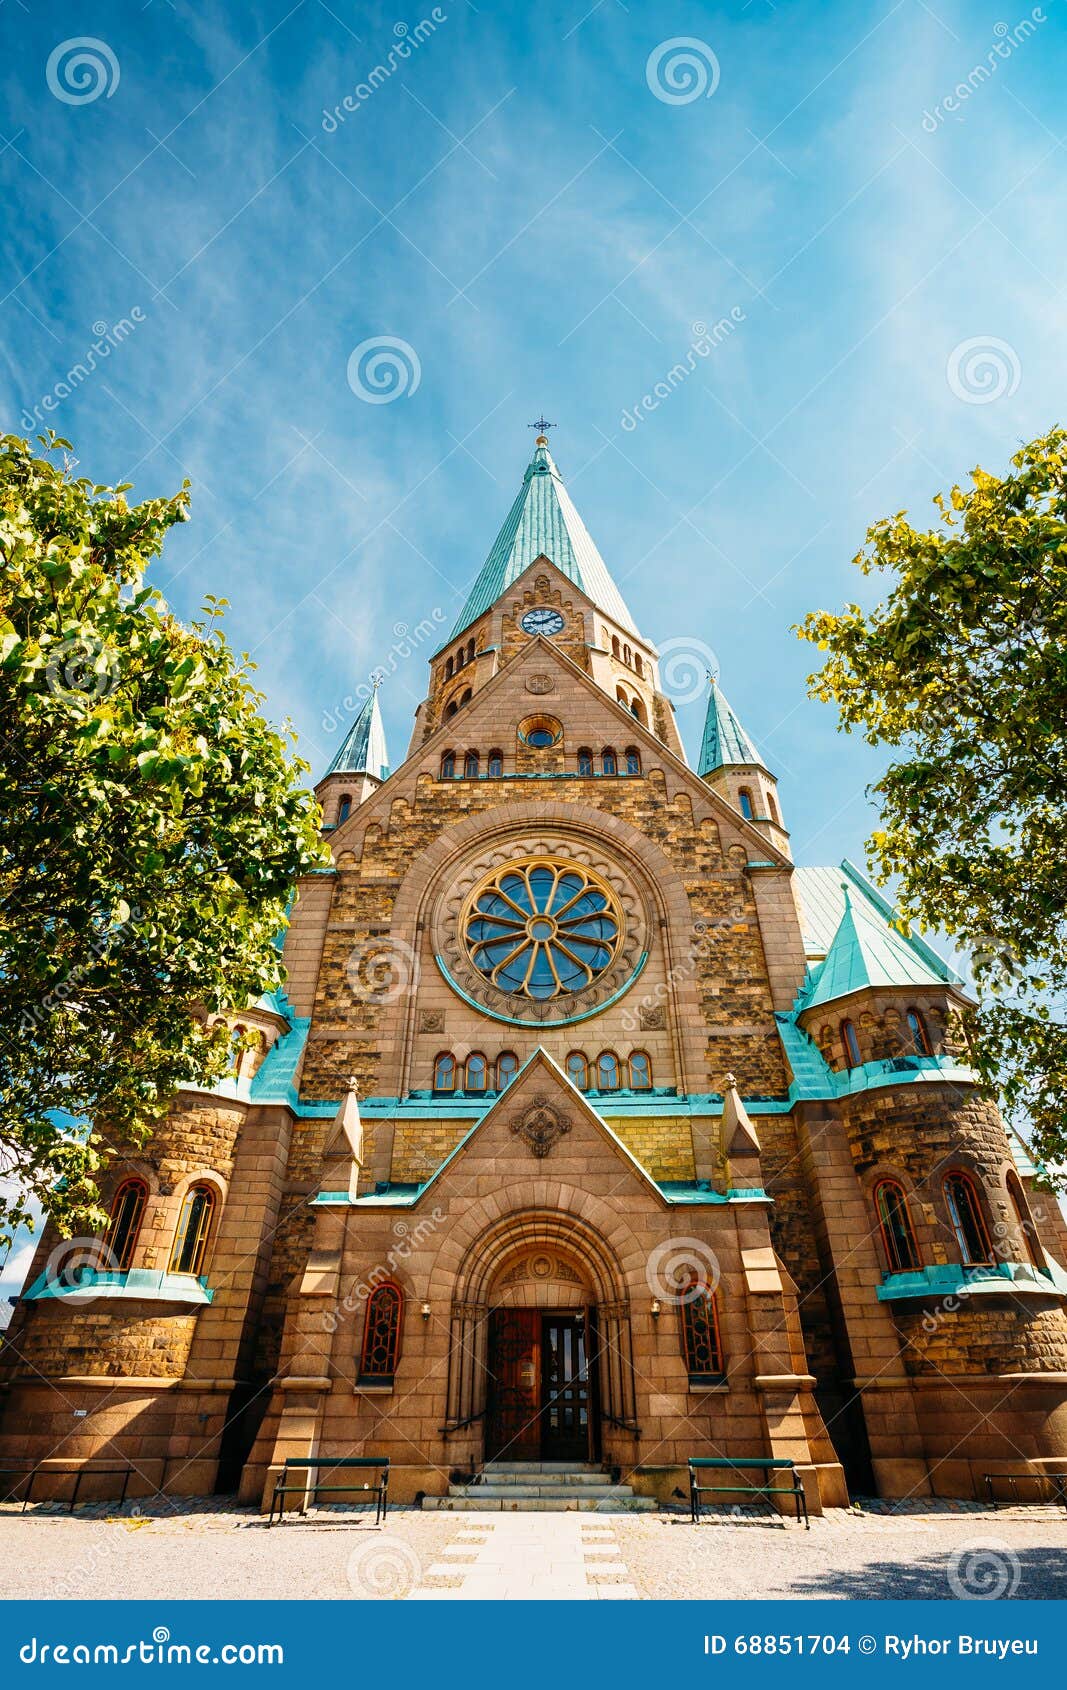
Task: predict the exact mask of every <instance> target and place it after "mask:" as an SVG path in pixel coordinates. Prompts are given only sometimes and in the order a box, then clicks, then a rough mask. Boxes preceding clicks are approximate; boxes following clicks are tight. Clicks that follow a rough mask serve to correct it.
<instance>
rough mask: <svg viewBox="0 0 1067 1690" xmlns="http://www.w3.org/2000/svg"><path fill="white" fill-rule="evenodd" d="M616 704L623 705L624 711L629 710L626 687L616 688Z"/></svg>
mask: <svg viewBox="0 0 1067 1690" xmlns="http://www.w3.org/2000/svg"><path fill="white" fill-rule="evenodd" d="M615 702H616V704H621V705H622V707H623V709H624V710H626V709H628V708H629V706H628V704H627V702H626V688H625V687H616V688H615Z"/></svg>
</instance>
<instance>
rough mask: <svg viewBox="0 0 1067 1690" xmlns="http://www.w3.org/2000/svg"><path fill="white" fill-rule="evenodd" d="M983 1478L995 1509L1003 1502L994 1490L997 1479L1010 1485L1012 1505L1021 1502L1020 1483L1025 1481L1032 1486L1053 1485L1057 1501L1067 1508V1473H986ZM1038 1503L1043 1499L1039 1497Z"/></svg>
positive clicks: (987, 1493)
mask: <svg viewBox="0 0 1067 1690" xmlns="http://www.w3.org/2000/svg"><path fill="white" fill-rule="evenodd" d="M982 1477H983V1478H984V1480H985V1488H986V1495H987V1496H988V1498H989V1500H990V1502H991V1503H992V1505H993V1507H994V1508H999V1507H1000V1504H1001V1501H1002V1500H1003V1499H1002V1498H1000V1497H998V1496H997V1494H996V1491H995V1490H994V1489H993V1485H994V1482H995V1481H996V1480H997V1479H1006V1480H1007V1481H1008V1483H1009V1484H1010V1486H1011V1498H1010V1502H1011V1503H1017V1502H1018V1501H1019V1492H1018V1481H1019V1480H1020V1479H1025V1480H1027V1481H1028V1482H1029V1483H1030V1484H1039V1485H1051V1486H1052V1488H1053V1490H1054V1491H1055V1493H1056V1501H1057V1502H1062V1503H1063V1506H1064V1507H1065V1508H1067V1473H984V1474H983V1475H982ZM1037 1501H1038V1502H1040V1501H1041V1498H1040V1497H1038V1498H1037Z"/></svg>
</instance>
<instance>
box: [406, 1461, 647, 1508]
mask: <svg viewBox="0 0 1067 1690" xmlns="http://www.w3.org/2000/svg"><path fill="white" fill-rule="evenodd" d="M422 1506H423V1507H424V1508H432V1509H447V1510H451V1511H455V1512H457V1513H458V1512H459V1511H461V1510H464V1509H466V1510H470V1511H471V1512H473V1511H476V1510H477V1511H479V1512H482V1511H487V1510H497V1509H500V1510H503V1511H506V1512H508V1513H568V1512H570V1513H573V1512H576V1511H580V1512H582V1513H587V1514H651V1513H653V1512H654V1511H655V1509H656V1506H657V1504H656V1501H655V1499H654V1498H653V1497H651V1496H635V1495H634V1492H633V1487H632V1486H631V1485H613V1484H612V1482H611V1477H610V1475H609V1474H608V1473H607V1472H605V1470H604V1468H603V1467H594V1466H592V1465H591V1464H590V1463H589V1462H583V1463H581V1464H578V1463H568V1462H556V1461H487V1462H486V1464H485V1466H484V1467H483V1468H482V1471H481V1474H480V1475H479V1477H478V1479H477V1480H476V1481H474V1482H472V1483H471V1484H460V1485H449V1487H448V1495H447V1496H424V1497H423V1499H422Z"/></svg>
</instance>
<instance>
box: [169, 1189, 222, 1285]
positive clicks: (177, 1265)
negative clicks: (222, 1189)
mask: <svg viewBox="0 0 1067 1690" xmlns="http://www.w3.org/2000/svg"><path fill="white" fill-rule="evenodd" d="M214 1214H215V1193H214V1191H213V1190H212V1188H211V1186H210V1185H191V1186H190V1187H189V1189H188V1191H187V1192H186V1194H185V1202H184V1203H183V1204H182V1212H181V1216H180V1218H179V1221H178V1230H177V1232H176V1233H175V1234H174V1248H173V1250H172V1251H171V1253H170V1272H171V1273H191V1274H192V1275H193V1276H194V1277H196V1276H198V1275H199V1274H200V1273H201V1272H202V1271H203V1267H204V1257H205V1256H206V1254H207V1246H208V1239H209V1237H210V1234H211V1222H212V1219H213V1217H214Z"/></svg>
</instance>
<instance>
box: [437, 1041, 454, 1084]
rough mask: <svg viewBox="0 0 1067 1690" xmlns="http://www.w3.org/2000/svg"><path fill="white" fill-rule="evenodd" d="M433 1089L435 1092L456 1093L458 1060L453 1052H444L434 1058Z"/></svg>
mask: <svg viewBox="0 0 1067 1690" xmlns="http://www.w3.org/2000/svg"><path fill="white" fill-rule="evenodd" d="M433 1089H434V1091H455V1089H456V1059H455V1057H454V1056H453V1055H452V1053H451V1051H448V1050H443V1051H442V1052H441V1054H440V1056H435V1057H434V1064H433Z"/></svg>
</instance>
